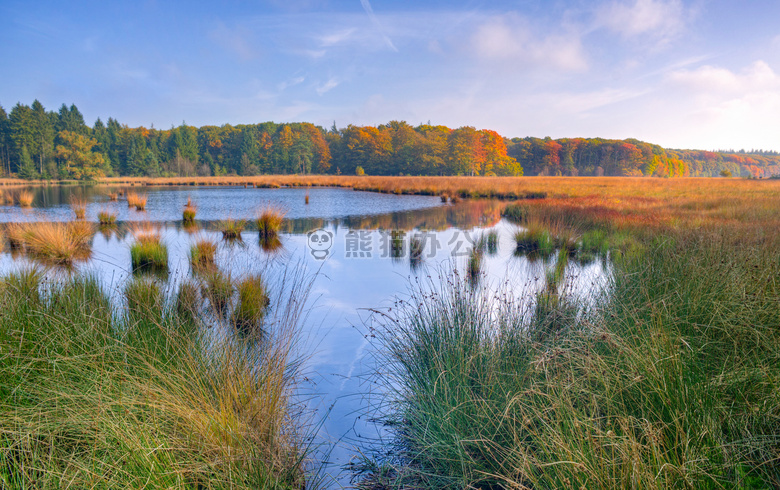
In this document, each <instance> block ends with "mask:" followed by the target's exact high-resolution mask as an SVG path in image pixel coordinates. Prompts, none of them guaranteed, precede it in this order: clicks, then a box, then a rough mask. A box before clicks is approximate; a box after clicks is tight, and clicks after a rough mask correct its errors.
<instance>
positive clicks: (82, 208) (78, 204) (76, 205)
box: [70, 197, 87, 219]
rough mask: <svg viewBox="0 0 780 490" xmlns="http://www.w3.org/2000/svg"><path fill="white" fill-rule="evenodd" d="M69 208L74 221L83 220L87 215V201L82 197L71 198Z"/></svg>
mask: <svg viewBox="0 0 780 490" xmlns="http://www.w3.org/2000/svg"><path fill="white" fill-rule="evenodd" d="M70 208H71V209H72V210H73V214H74V215H76V219H84V218H85V217H86V215H87V201H86V199H84V198H83V197H71V198H70Z"/></svg>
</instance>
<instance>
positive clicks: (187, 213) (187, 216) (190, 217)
mask: <svg viewBox="0 0 780 490" xmlns="http://www.w3.org/2000/svg"><path fill="white" fill-rule="evenodd" d="M197 211H198V208H197V207H196V206H195V205H194V204H193V203H192V199H191V198H189V197H188V198H187V205H186V206H184V211H182V216H181V219H182V221H183V222H184V223H185V224H189V223H194V222H195V213H197Z"/></svg>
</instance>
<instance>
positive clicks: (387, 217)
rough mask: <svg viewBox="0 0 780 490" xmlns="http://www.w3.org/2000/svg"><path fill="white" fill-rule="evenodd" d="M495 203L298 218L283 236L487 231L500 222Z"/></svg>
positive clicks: (291, 222) (285, 226) (498, 206)
mask: <svg viewBox="0 0 780 490" xmlns="http://www.w3.org/2000/svg"><path fill="white" fill-rule="evenodd" d="M501 207H502V205H501V203H500V202H499V201H488V200H479V201H461V202H460V203H458V204H454V205H450V206H438V207H434V208H426V209H417V210H413V211H401V212H395V213H386V214H376V215H370V216H349V217H346V218H340V219H332V220H325V219H313V218H298V219H290V220H286V221H285V224H284V225H283V228H282V229H283V230H284V231H285V232H286V233H294V234H305V233H308V232H310V231H312V230H316V229H318V228H325V227H327V226H333V227H335V228H338V227H340V226H341V227H346V228H349V229H351V230H403V231H410V230H413V229H415V228H416V229H419V230H433V231H437V230H445V229H447V228H452V227H456V228H461V229H470V228H474V227H476V226H485V227H490V226H493V225H495V224H496V223H498V221H499V220H500V219H501V216H500V211H501Z"/></svg>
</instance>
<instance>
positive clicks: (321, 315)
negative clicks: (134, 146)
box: [0, 187, 609, 488]
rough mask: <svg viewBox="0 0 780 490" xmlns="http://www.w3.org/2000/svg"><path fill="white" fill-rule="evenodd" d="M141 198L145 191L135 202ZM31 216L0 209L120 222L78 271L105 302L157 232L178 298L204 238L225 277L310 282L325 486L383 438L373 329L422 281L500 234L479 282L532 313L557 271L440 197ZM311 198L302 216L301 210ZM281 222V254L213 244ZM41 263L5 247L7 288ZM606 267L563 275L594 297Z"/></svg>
mask: <svg viewBox="0 0 780 490" xmlns="http://www.w3.org/2000/svg"><path fill="white" fill-rule="evenodd" d="M133 190H139V191H140V189H138V188H136V189H133ZM34 191H35V197H34V202H33V207H32V208H29V209H23V208H19V207H17V206H12V205H4V206H0V221H2V222H22V221H69V220H72V219H73V211H72V209H71V207H70V205H69V202H70V201H71V198H73V197H76V198H78V199H81V200H83V201H86V203H87V204H86V219H87V220H88V221H92V222H94V221H96V219H97V214H98V212H100V211H103V210H108V211H110V212H112V213H115V214H116V215H117V218H118V222H119V223H118V226H116V227H115V228H109V229H103V230H100V231H98V232H97V233H96V234H95V236H94V238H92V247H91V249H92V253H91V257H90V258H89V259H88V260H86V261H84V262H80V263H76V265H75V269H76V270H77V271H88V272H90V273H93V274H95V275H97V276H98V277H99V279H100V281H101V282H102V284H103V286H104V287H105V289H106V290H107V291H110V293H111V294H112V295H113V297H114V298H116V300H117V301H121V299H120V298H121V294H120V292H121V291H122V290H123V286H124V284H125V282H126V281H127V279H128V277H131V276H132V274H133V273H132V270H131V259H130V245H131V244H132V243H133V240H134V238H133V233H132V230H133V227H134V226H137V224H138V223H140V222H151V223H155V224H156V225H157V226H159V227H160V229H161V234H162V237H163V241H164V242H165V244H166V245H167V247H168V269H169V271H170V272H169V274H167V275H166V276H165V277H164V280H165V281H167V283H168V285H169V286H170V287H169V288H168V289H169V291H175V289H176V285H177V284H178V283H179V282H180V281H182V280H183V279H185V278H187V277H190V276H191V275H192V274H193V272H192V270H191V266H190V262H189V252H190V247H191V245H192V244H193V243H194V242H195V240H197V239H199V238H203V237H206V238H211V239H213V240H215V241H217V242H219V244H220V245H219V248H218V251H217V259H216V262H217V265H218V266H219V267H220V269H222V270H223V271H229V272H230V273H231V274H232V275H233V276H234V277H238V276H241V275H243V274H247V273H250V272H258V271H262V273H263V274H264V275H267V276H268V277H278V276H280V275H283V274H284V273H285V271H289V270H291V269H295V270H303V271H305V272H306V273H308V274H310V275H312V277H313V282H312V287H311V291H310V295H309V298H308V306H307V314H306V315H305V319H304V322H303V325H302V332H301V334H302V336H303V337H304V338H305V343H306V345H307V349H308V350H309V356H308V358H307V363H306V367H305V369H304V371H305V374H306V380H307V381H306V382H305V383H304V385H303V386H302V387H301V394H302V396H303V397H304V398H305V399H306V400H307V402H306V403H308V404H309V405H310V407H311V408H312V409H314V410H315V411H316V414H315V415H314V417H313V419H314V420H315V421H317V420H322V421H323V422H322V425H321V426H320V428H319V432H318V433H317V436H316V440H315V445H316V446H317V448H318V449H317V451H316V452H315V453H316V455H317V457H318V458H319V459H320V460H321V464H322V465H323V466H322V470H321V471H322V474H323V475H327V476H325V477H324V478H325V480H326V483H329V484H330V485H332V486H333V487H334V488H338V487H339V486H340V485H344V484H346V483H348V480H349V474H348V473H347V472H346V471H343V470H342V468H343V466H344V465H345V464H347V463H349V462H350V461H351V460H352V459H353V458H354V457H355V455H356V454H357V452H358V451H357V449H356V448H359V447H360V446H361V445H362V444H363V442H364V441H365V440H373V439H375V438H376V437H379V436H381V435H382V434H381V430H382V429H381V427H379V426H378V425H377V424H375V423H373V422H371V421H370V420H369V418H370V417H369V416H368V415H369V414H370V411H371V408H372V403H375V402H376V401H377V390H379V391H380V393H379V395H380V396H381V388H380V387H378V386H376V385H373V384H372V382H371V381H370V377H371V374H373V373H374V372H376V366H373V365H372V359H373V356H372V349H376V348H377V347H376V346H375V345H374V343H372V340H373V339H372V335H371V334H370V330H369V329H368V328H367V327H366V325H367V322H368V318H369V317H370V316H371V315H372V314H374V313H373V312H375V311H381V310H382V309H386V308H390V307H392V305H393V301H394V300H395V299H396V298H397V297H399V296H400V297H403V296H405V295H406V294H407V292H408V291H409V289H410V287H412V285H413V284H414V283H415V281H418V280H425V279H427V278H429V277H436V274H437V271H439V270H440V269H441V268H446V267H452V268H456V269H457V270H459V271H462V272H463V273H465V269H466V264H467V261H468V256H469V253H470V251H471V249H472V248H473V247H474V244H475V242H477V240H478V239H479V237H480V236H482V235H483V234H486V233H489V232H495V233H496V234H497V242H496V246H495V247H490V248H489V249H488V250H487V252H486V253H485V256H484V260H483V263H482V269H481V270H482V276H481V279H480V280H481V281H486V282H487V283H489V284H491V285H492V284H495V285H496V287H499V286H500V285H504V286H505V287H508V288H510V289H512V290H513V291H515V292H522V294H523V296H524V297H525V298H527V299H528V301H531V299H532V298H533V297H534V294H535V293H536V292H537V291H539V290H541V288H544V287H545V277H546V272H547V271H549V270H550V268H551V267H554V262H555V258H554V257H551V258H548V259H546V260H535V259H533V258H532V257H527V256H518V255H517V254H516V253H515V244H514V241H513V233H514V232H515V231H516V230H517V228H518V227H517V226H516V225H514V224H511V223H509V222H507V221H505V220H503V219H502V218H501V217H500V210H501V206H502V205H501V203H499V202H494V201H463V202H459V203H457V204H452V203H442V202H441V199H440V198H439V197H429V196H409V195H388V194H376V193H368V192H359V191H353V190H348V189H340V188H312V189H303V188H282V189H255V188H242V187H159V188H156V187H147V188H143V191H142V192H143V193H144V194H146V196H147V205H146V209H145V211H137V210H135V209H132V208H129V207H128V206H127V202H126V201H123V200H121V198H120V200H117V201H111V200H109V197H108V194H109V192H108V189H105V188H104V189H101V188H97V187H87V188H82V187H47V188H37V189H34ZM306 195H308V196H309V204H306V199H305V196H306ZM188 198H189V199H191V200H192V201H193V203H194V204H195V205H196V206H197V216H196V226H195V227H194V228H193V227H184V226H182V221H181V218H182V214H181V213H182V209H183V207H184V205H185V203H186V202H187V200H188ZM268 206H270V207H273V208H276V209H281V210H283V211H284V212H285V215H286V220H285V223H284V225H283V230H284V231H283V233H282V234H281V246H280V247H271V248H270V249H269V248H268V247H266V249H264V247H262V246H261V245H260V240H259V234H258V232H257V231H256V230H255V229H253V228H252V227H251V226H250V227H248V228H247V231H244V232H243V233H242V235H241V239H240V240H238V241H232V242H227V241H223V240H222V235H221V233H220V232H219V231H217V226H218V221H219V220H224V219H226V218H232V219H246V220H249V221H250V223H251V221H252V220H253V219H254V218H255V217H256V215H257V213H258V211H259V210H260V209H262V208H265V207H268ZM412 238H414V239H415V240H417V242H416V243H418V244H420V245H421V249H420V250H419V252H420V253H419V257H416V258H413V257H411V254H410V243H411V241H412ZM32 263H33V261H32V259H30V258H28V257H25V256H24V255H20V254H18V253H13V252H12V251H10V250H9V249H8V247H6V249H5V250H4V251H3V253H2V254H0V275H4V274H6V273H8V272H10V271H13V270H16V269H19V268H23V267H28V266H29V265H31V264H32ZM608 269H609V266H608V263H606V262H603V261H601V260H595V261H592V262H590V263H579V262H575V261H570V263H568V265H566V270H565V275H566V278H567V284H568V287H570V288H571V290H572V292H573V294H575V295H577V296H580V297H586V296H587V295H588V294H590V293H591V292H592V291H594V290H595V288H594V286H600V285H603V284H604V281H605V280H606V277H607V276H608ZM55 273H56V271H54V270H51V271H50V274H55Z"/></svg>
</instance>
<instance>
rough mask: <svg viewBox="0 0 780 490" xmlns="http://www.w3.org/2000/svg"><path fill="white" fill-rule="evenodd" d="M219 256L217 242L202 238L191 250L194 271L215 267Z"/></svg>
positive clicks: (191, 262)
mask: <svg viewBox="0 0 780 490" xmlns="http://www.w3.org/2000/svg"><path fill="white" fill-rule="evenodd" d="M216 256H217V242H215V241H213V240H209V239H207V238H201V239H199V240H198V241H197V242H195V244H194V245H192V247H191V248H190V264H191V265H192V268H193V269H206V268H211V267H214V266H215V264H216Z"/></svg>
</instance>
